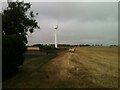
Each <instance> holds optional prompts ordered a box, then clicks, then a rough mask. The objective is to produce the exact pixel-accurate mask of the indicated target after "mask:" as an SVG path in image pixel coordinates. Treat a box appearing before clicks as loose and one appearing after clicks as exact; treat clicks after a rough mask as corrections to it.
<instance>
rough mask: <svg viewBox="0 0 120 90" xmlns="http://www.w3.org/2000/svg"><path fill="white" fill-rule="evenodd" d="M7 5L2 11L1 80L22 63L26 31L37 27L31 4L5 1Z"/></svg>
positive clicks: (16, 69) (31, 30) (15, 70)
mask: <svg viewBox="0 0 120 90" xmlns="http://www.w3.org/2000/svg"><path fill="white" fill-rule="evenodd" d="M7 3H8V7H7V8H6V9H5V10H4V11H3V12H2V53H3V54H2V57H3V59H2V68H3V80H4V79H6V78H7V77H8V75H9V76H10V74H11V75H12V74H14V72H17V71H18V66H20V65H22V64H23V61H24V57H23V54H24V52H25V48H26V44H27V32H30V33H32V32H33V31H34V29H39V28H40V27H39V26H38V23H37V21H36V20H35V16H37V15H38V13H36V15H35V14H34V13H33V11H30V8H31V4H30V3H24V2H18V1H16V2H7Z"/></svg>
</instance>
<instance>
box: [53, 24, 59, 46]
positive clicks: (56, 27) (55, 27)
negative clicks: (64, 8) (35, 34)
mask: <svg viewBox="0 0 120 90" xmlns="http://www.w3.org/2000/svg"><path fill="white" fill-rule="evenodd" d="M53 28H54V29H55V48H57V29H58V26H53Z"/></svg>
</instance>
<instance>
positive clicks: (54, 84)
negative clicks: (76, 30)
mask: <svg viewBox="0 0 120 90" xmlns="http://www.w3.org/2000/svg"><path fill="white" fill-rule="evenodd" d="M50 59H52V60H50ZM40 60H44V61H45V62H46V63H45V64H43V65H41V62H42V61H40ZM47 60H50V61H49V62H47ZM6 87H9V88H10V87H12V88H13V87H14V88H63V87H64V88H74V87H75V88H117V87H118V49H117V47H111V48H109V47H80V48H77V49H76V51H75V52H74V53H70V52H68V51H65V52H62V53H60V54H58V56H57V57H55V56H52V57H49V56H44V57H42V59H40V58H39V57H37V58H34V59H30V60H27V61H26V62H25V64H24V65H23V66H21V67H20V72H19V74H18V75H16V76H15V77H14V78H11V79H10V80H7V81H5V82H3V88H6Z"/></svg>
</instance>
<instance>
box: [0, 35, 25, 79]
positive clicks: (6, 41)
mask: <svg viewBox="0 0 120 90" xmlns="http://www.w3.org/2000/svg"><path fill="white" fill-rule="evenodd" d="M25 49H26V48H25V44H24V42H23V41H22V39H21V38H20V37H18V36H16V35H4V36H3V37H2V74H3V80H6V79H7V78H9V77H11V76H13V75H15V74H16V73H17V71H18V67H19V66H20V65H22V64H23V62H24V56H23V53H24V52H25Z"/></svg>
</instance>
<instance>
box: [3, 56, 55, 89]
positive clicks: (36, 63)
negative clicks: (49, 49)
mask: <svg viewBox="0 0 120 90" xmlns="http://www.w3.org/2000/svg"><path fill="white" fill-rule="evenodd" d="M56 56H57V55H43V56H40V57H37V58H32V59H29V60H27V61H26V62H25V63H24V64H23V65H22V66H20V68H19V73H18V74H17V75H16V76H15V77H13V78H11V79H9V80H7V81H5V82H3V88H11V87H14V88H18V87H24V88H25V87H29V88H30V87H37V85H38V86H39V83H40V81H39V80H41V79H42V77H43V76H45V75H44V73H41V71H40V68H41V67H42V65H44V64H45V63H47V62H49V61H50V60H51V59H53V58H55V57H56ZM37 82H38V84H37Z"/></svg>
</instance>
